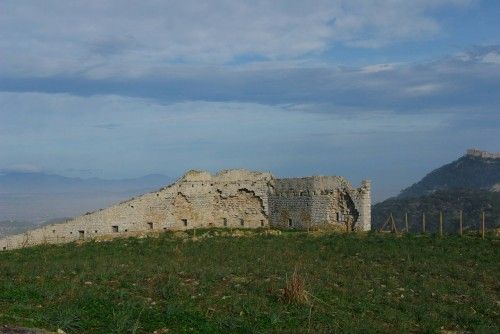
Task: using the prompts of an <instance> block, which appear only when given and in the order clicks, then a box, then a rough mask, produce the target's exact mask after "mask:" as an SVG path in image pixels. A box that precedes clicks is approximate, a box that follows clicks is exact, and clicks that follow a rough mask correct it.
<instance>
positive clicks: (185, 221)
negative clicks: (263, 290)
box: [0, 170, 371, 250]
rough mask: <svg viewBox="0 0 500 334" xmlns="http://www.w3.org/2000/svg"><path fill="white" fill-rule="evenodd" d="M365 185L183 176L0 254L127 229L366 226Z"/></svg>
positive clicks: (37, 233) (230, 173)
mask: <svg viewBox="0 0 500 334" xmlns="http://www.w3.org/2000/svg"><path fill="white" fill-rule="evenodd" d="M370 207H371V203H370V184H369V182H368V181H364V182H363V184H362V187H361V188H358V189H354V188H353V187H352V186H351V185H350V183H349V182H347V181H346V180H345V179H344V178H342V177H337V176H313V177H307V178H291V179H276V178H274V177H273V176H272V175H271V174H270V173H260V172H252V171H247V170H227V171H223V172H220V173H218V174H216V175H211V174H210V173H208V172H203V171H190V172H188V173H186V174H185V175H184V176H183V177H182V178H181V179H179V180H178V181H177V182H175V183H174V184H172V185H170V186H168V187H165V188H162V189H160V190H158V191H155V192H152V193H148V194H145V195H142V196H139V197H137V198H133V199H130V200H128V201H125V202H122V203H119V204H116V205H113V206H111V207H108V208H105V209H101V210H98V211H95V212H92V213H88V214H85V215H82V216H79V217H76V218H74V219H72V220H69V221H67V222H64V223H59V224H54V225H47V226H43V227H40V228H37V229H33V230H31V231H27V232H25V233H22V234H18V235H12V236H7V237H5V238H3V239H0V250H8V249H15V248H22V247H28V246H33V245H38V244H57V243H66V242H71V241H76V240H82V239H83V240H87V239H95V238H99V237H102V236H106V237H114V236H122V235H123V234H126V233H132V232H155V231H163V230H184V229H192V228H199V227H233V228H234V227H239V228H259V227H269V226H274V227H282V228H301V229H302V228H311V227H328V226H334V225H346V226H349V227H350V228H352V229H353V230H369V229H370Z"/></svg>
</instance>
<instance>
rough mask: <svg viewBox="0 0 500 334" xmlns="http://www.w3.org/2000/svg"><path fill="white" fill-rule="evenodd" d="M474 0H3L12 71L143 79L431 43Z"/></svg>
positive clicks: (0, 19)
mask: <svg viewBox="0 0 500 334" xmlns="http://www.w3.org/2000/svg"><path fill="white" fill-rule="evenodd" d="M468 2H469V1H465V0H432V1H431V0H418V1H417V0H415V1H406V0H375V1H370V2H367V1H361V0H348V1H347V0H330V1H328V0H316V1H290V0H288V1H264V0H260V1H258V0H256V1H252V2H246V1H235V0H233V1H226V0H214V1H207V2H201V1H194V0H192V1H190V0H182V1H164V2H162V1H152V2H149V1H148V2H146V1H118V0H116V1H103V0H88V1H82V2H72V1H56V0H45V1H42V2H41V1H23V2H20V1H16V0H11V1H3V2H2V5H1V11H0V31H2V34H1V36H0V49H1V50H2V57H1V59H0V67H2V68H3V69H4V70H3V71H4V74H11V75H26V76H31V75H34V76H47V75H61V74H63V75H86V76H89V77H93V78H101V77H111V76H116V75H117V74H120V75H122V76H137V75H139V74H140V73H143V72H145V71H154V70H155V69H156V68H158V67H161V66H165V65H166V64H171V65H172V64H173V65H178V64H180V63H186V62H187V63H196V64H200V63H202V64H224V63H227V62H231V61H238V59H240V58H245V57H250V58H251V57H254V56H257V57H260V58H262V59H268V60H271V61H283V60H290V59H295V58H297V57H301V56H304V55H308V54H311V53H320V52H322V51H323V50H325V48H327V47H330V46H332V45H335V44H336V43H344V44H348V45H357V46H363V47H377V46H380V45H385V44H387V43H390V42H393V41H400V40H408V39H410V40H411V39H421V38H431V37H433V36H435V35H436V34H439V33H440V31H441V28H440V25H439V23H438V21H437V20H436V19H435V18H434V17H433V12H434V10H436V9H439V8H441V7H442V6H463V5H466V4H467V3H468Z"/></svg>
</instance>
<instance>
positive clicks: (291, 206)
mask: <svg viewBox="0 0 500 334" xmlns="http://www.w3.org/2000/svg"><path fill="white" fill-rule="evenodd" d="M366 184H367V185H368V186H366V187H362V188H360V189H354V188H353V187H352V186H351V184H350V183H349V182H348V181H347V180H345V179H344V178H342V177H338V176H313V177H306V178H290V179H277V180H275V182H274V187H273V193H272V195H271V196H270V198H269V203H270V212H271V214H270V218H271V225H273V226H279V227H291V228H300V229H304V228H315V227H326V226H335V225H337V226H345V227H346V228H349V229H351V230H361V231H366V230H369V229H370V227H371V226H370V216H371V215H370V205H371V203H370V187H369V182H368V181H365V183H364V185H366ZM367 205H368V207H367Z"/></svg>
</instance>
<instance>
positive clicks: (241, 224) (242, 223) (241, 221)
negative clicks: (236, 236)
mask: <svg viewBox="0 0 500 334" xmlns="http://www.w3.org/2000/svg"><path fill="white" fill-rule="evenodd" d="M240 226H245V220H244V219H243V218H240Z"/></svg>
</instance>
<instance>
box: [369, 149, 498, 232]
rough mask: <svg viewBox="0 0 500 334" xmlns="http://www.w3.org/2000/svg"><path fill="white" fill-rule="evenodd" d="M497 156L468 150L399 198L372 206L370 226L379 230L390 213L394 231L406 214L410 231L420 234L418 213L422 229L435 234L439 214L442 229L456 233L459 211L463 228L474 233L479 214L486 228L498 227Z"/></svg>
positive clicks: (407, 189) (408, 189) (414, 185)
mask: <svg viewBox="0 0 500 334" xmlns="http://www.w3.org/2000/svg"><path fill="white" fill-rule="evenodd" d="M499 185H500V155H498V154H493V153H488V152H483V151H478V150H469V151H467V154H466V155H465V156H463V157H461V158H460V159H458V160H456V161H453V162H452V163H450V164H447V165H444V166H442V167H440V168H438V169H436V170H434V171H432V172H430V173H429V174H427V175H426V176H425V177H424V178H423V179H422V180H420V181H419V182H417V183H415V184H413V185H412V186H410V187H408V188H406V189H404V190H403V191H402V192H401V193H400V195H399V196H397V197H393V198H389V199H387V200H385V201H383V202H381V203H378V204H375V205H374V206H373V207H372V226H373V228H374V229H378V228H380V227H381V226H382V225H383V223H384V222H385V221H386V220H387V218H388V217H389V215H390V214H391V213H392V214H393V215H394V217H395V219H396V223H397V226H398V228H403V227H404V216H405V214H406V213H408V217H409V225H410V229H411V230H414V231H420V229H421V222H422V214H423V213H425V214H426V221H427V223H426V225H427V228H426V230H428V231H437V228H438V223H439V213H440V212H443V216H444V230H445V231H448V232H456V231H457V229H458V221H459V218H458V217H459V212H460V211H461V210H462V211H463V219H464V228H465V229H473V230H477V229H478V227H479V222H480V214H481V212H482V211H484V212H485V215H486V224H487V227H489V228H493V227H498V226H500V192H498V190H500V186H499Z"/></svg>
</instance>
